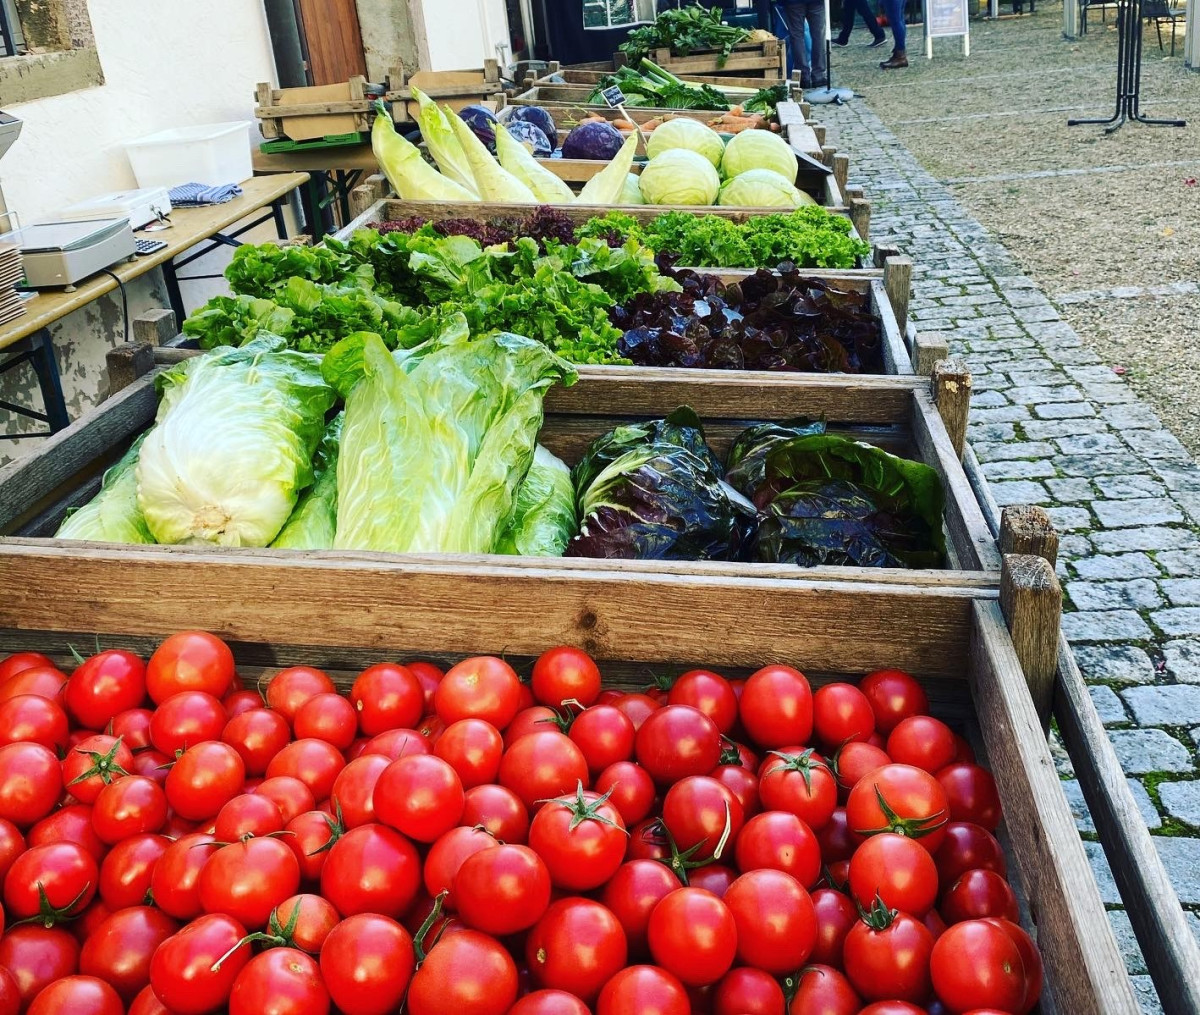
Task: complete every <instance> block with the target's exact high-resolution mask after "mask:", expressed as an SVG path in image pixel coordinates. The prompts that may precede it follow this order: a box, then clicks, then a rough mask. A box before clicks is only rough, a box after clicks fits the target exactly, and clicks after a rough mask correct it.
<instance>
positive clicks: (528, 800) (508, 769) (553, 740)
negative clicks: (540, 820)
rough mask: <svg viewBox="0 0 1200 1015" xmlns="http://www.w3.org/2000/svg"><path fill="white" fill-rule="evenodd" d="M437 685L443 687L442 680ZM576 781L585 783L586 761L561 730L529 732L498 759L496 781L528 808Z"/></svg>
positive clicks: (563, 791)
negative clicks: (498, 774) (498, 768)
mask: <svg viewBox="0 0 1200 1015" xmlns="http://www.w3.org/2000/svg"><path fill="white" fill-rule="evenodd" d="M451 672H453V671H451ZM449 676H450V675H449V674H447V675H446V677H447V679H449ZM441 686H442V687H445V686H446V685H445V682H444V681H443V683H442V685H441ZM579 783H583V785H584V786H587V785H588V769H587V761H586V760H585V759H584V757H583V752H582V751H580V749H579V748H578V747H576V746H575V744H574V743H573V742H572V740H571V739H570V737H568V736H566V735H564V734H562V733H555V732H553V731H550V730H547V731H545V732H542V733H530V734H529V735H528V736H524V737H521V739H520V740H518V741H516V742H515V743H514V744H512V745H511V746H510V747H509V748H508V750H507V751H505V752H504V757H503V758H502V759H501V760H500V784H501V785H502V786H507V787H508V788H509V789H511V790H512V791H513V792H514V793H516V794H517V796H518V797H520V798H521V802H522V803H523V804H524V805H525V806H526V807H527V808H529V810H531V811H532V810H534V809H536V807H537V806H538V804H539V803H541V801H543V800H549V799H552V798H553V797H556V796H561V795H562V794H564V793H570V792H571V791H572V790H574V789H575V787H576V785H577V784H579Z"/></svg>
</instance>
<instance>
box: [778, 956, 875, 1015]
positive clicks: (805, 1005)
mask: <svg viewBox="0 0 1200 1015" xmlns="http://www.w3.org/2000/svg"><path fill="white" fill-rule="evenodd" d="M861 1009H862V1001H861V999H860V998H859V996H858V995H857V994H856V993H855V992H854V988H853V987H852V986H850V981H849V980H848V979H846V977H845V976H844V975H843V974H842V973H841V972H839V971H838V970H837V969H835V968H833V967H832V966H829V965H824V964H814V965H811V966H808V967H806V968H805V969H803V970H801V971H800V979H799V981H798V982H797V984H796V994H795V996H794V997H793V998H792V1003H791V1007H790V1008H789V1009H788V1011H789V1012H790V1013H791V1015H858V1012H859V1011H860V1010H861Z"/></svg>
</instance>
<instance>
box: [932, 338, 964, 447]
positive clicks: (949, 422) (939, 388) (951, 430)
mask: <svg viewBox="0 0 1200 1015" xmlns="http://www.w3.org/2000/svg"><path fill="white" fill-rule="evenodd" d="M933 400H934V402H935V403H936V404H937V407H938V412H939V413H940V414H941V417H942V422H943V423H945V424H946V432H947V433H948V434H949V435H950V443H951V444H953V445H954V450H955V451H956V452H957V453H958V456H959V457H960V458H961V457H962V453H963V447H964V445H965V444H966V443H967V420H968V419H969V418H970V414H971V371H970V370H968V369H967V365H966V364H965V363H963V362H962V360H956V359H946V360H941V361H939V362H938V363H936V364H935V365H934V368H933Z"/></svg>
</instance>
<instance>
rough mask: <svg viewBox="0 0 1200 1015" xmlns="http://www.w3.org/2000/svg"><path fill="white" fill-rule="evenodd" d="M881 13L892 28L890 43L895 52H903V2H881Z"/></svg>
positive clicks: (893, 0) (890, 0) (901, 0)
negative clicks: (892, 44) (891, 42)
mask: <svg viewBox="0 0 1200 1015" xmlns="http://www.w3.org/2000/svg"><path fill="white" fill-rule="evenodd" d="M883 12H884V14H886V15H887V19H888V24H889V25H891V26H892V41H893V43H894V44H895V48H896V50H897V52H900V53H903V52H904V43H905V30H904V0H883Z"/></svg>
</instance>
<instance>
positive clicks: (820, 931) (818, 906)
mask: <svg viewBox="0 0 1200 1015" xmlns="http://www.w3.org/2000/svg"><path fill="white" fill-rule="evenodd" d="M812 904H813V913H814V915H815V917H816V921H817V940H816V943H815V944H814V945H813V950H812V955H811V956H810V958H811V959H812V961H813V962H817V963H820V964H821V965H825V966H835V967H836V966H840V965H841V964H842V945H843V944H845V941H846V935H847V934H849V933H850V928H851V927H853V926H854V924H855V922H856V921H857V920H858V909H857V908H856V907H855V905H854V903H853V902H851V901H850V898H849V896H847V895H844V894H843V893H842V892H839V891H835V890H834V889H832V888H818V889H817V890H816V891H815V892H813V893H812Z"/></svg>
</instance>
